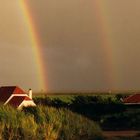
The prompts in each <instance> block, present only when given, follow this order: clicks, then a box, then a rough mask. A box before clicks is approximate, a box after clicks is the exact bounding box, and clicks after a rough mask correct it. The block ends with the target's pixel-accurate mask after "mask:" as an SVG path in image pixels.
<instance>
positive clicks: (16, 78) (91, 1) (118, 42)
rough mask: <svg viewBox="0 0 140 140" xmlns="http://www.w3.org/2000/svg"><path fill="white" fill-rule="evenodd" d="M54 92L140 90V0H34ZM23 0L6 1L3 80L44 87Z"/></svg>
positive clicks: (1, 25)
mask: <svg viewBox="0 0 140 140" xmlns="http://www.w3.org/2000/svg"><path fill="white" fill-rule="evenodd" d="M26 4H28V7H29V11H30V15H31V16H32V19H33V22H34V27H35V28H36V31H37V34H38V37H39V40H40V42H41V49H42V55H43V56H44V58H43V61H44V65H45V71H46V73H47V74H46V75H45V77H46V78H47V81H48V85H47V87H48V91H56V92H58V91H92V90H111V89H115V90H130V89H135V90H138V89H140V63H139V60H140V8H139V5H140V1H139V0H133V1H132V0H117V1H116V0H59V1H58V0H28V1H27V2H26ZM24 20H25V19H24V17H23V13H22V10H21V7H20V5H19V1H18V0H14V1H9V0H5V1H2V2H1V4H0V65H1V67H0V84H1V85H19V86H21V87H23V88H25V89H28V88H33V89H34V90H36V91H37V90H38V91H40V90H41V87H39V83H38V79H39V77H38V76H37V71H36V69H35V68H36V65H37V64H36V63H35V62H34V58H33V57H34V56H33V52H32V49H31V46H30V45H31V42H30V37H29V35H28V34H29V32H28V29H27V26H26V24H25V21H24Z"/></svg>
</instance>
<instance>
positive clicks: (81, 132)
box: [0, 106, 102, 140]
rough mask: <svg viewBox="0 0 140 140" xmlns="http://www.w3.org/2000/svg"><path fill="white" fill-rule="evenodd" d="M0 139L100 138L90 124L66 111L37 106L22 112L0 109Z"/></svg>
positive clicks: (98, 132)
mask: <svg viewBox="0 0 140 140" xmlns="http://www.w3.org/2000/svg"><path fill="white" fill-rule="evenodd" d="M0 139H2V140H29V139H30V140H79V139H81V140H82V139H83V140H85V139H86V140H90V139H94V140H96V139H102V134H101V129H100V127H99V126H98V125H97V124H96V123H95V122H93V121H90V120H88V119H87V118H84V117H82V116H80V115H78V114H75V113H73V112H71V111H69V110H66V109H55V108H53V107H46V106H37V107H28V108H24V109H23V110H22V111H18V110H16V109H13V108H12V107H10V106H5V107H4V106H0Z"/></svg>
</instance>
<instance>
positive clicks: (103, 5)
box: [93, 0, 116, 90]
mask: <svg viewBox="0 0 140 140" xmlns="http://www.w3.org/2000/svg"><path fill="white" fill-rule="evenodd" d="M93 6H94V12H96V20H97V23H98V31H99V36H100V43H101V44H100V45H101V46H102V48H103V49H104V52H105V55H106V57H105V58H106V69H107V71H108V83H109V84H110V90H111V89H113V88H115V79H116V78H115V70H114V69H115V68H114V67H115V66H114V56H113V37H112V36H111V26H109V25H110V24H109V23H110V20H109V16H108V15H109V11H108V9H109V7H108V5H107V2H104V1H101V0H94V1H93Z"/></svg>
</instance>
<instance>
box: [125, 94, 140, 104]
mask: <svg viewBox="0 0 140 140" xmlns="http://www.w3.org/2000/svg"><path fill="white" fill-rule="evenodd" d="M122 101H123V103H124V104H140V94H134V95H130V96H128V97H126V98H124V99H123V100H122Z"/></svg>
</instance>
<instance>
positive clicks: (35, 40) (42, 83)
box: [19, 0, 48, 91]
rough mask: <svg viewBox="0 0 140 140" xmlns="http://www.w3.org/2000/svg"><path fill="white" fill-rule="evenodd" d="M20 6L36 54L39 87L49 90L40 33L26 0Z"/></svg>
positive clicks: (20, 1) (21, 0)
mask: <svg viewBox="0 0 140 140" xmlns="http://www.w3.org/2000/svg"><path fill="white" fill-rule="evenodd" d="M19 6H20V7H21V9H22V12H23V16H24V21H25V24H26V25H27V28H28V32H29V37H30V40H31V43H32V45H31V47H32V51H33V54H34V58H35V63H36V69H37V72H38V77H39V87H40V88H41V89H42V90H45V91H46V90H47V86H48V83H47V80H46V77H45V76H46V71H45V67H44V66H45V65H44V63H43V56H42V50H41V42H40V40H39V36H38V33H37V31H36V27H35V24H34V21H33V18H32V15H31V12H30V9H29V7H28V4H27V2H26V1H25V0H19Z"/></svg>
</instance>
